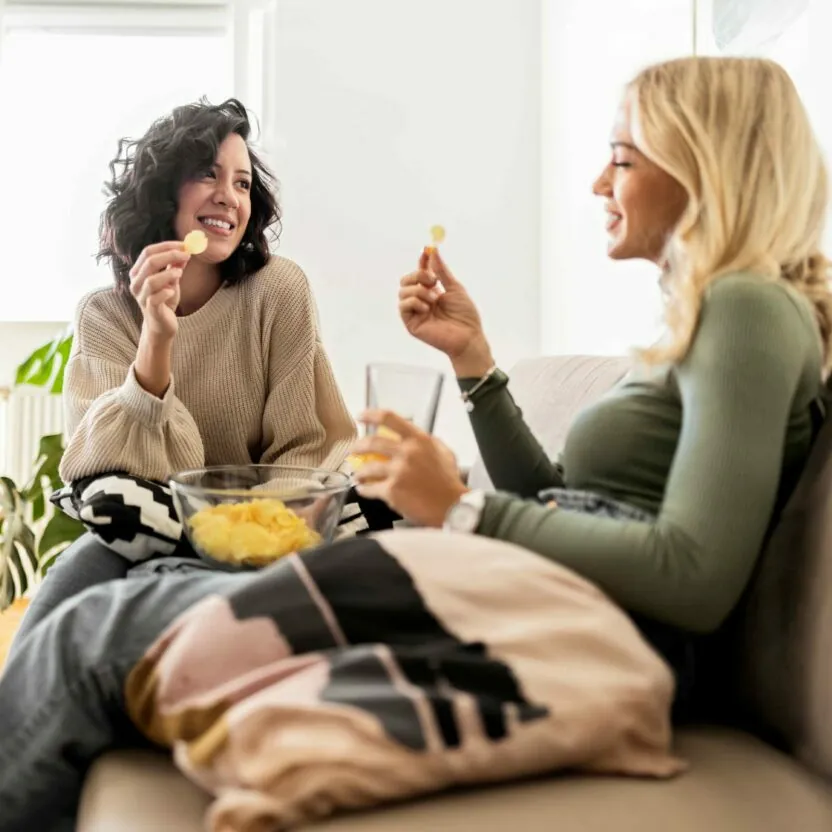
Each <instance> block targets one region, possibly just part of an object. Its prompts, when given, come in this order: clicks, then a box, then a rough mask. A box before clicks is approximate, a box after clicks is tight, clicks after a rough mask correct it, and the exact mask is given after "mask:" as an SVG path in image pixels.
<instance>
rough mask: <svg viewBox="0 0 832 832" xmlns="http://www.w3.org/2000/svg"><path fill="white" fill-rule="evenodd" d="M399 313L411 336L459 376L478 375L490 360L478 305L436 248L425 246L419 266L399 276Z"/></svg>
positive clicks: (487, 365)
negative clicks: (440, 356) (441, 354)
mask: <svg viewBox="0 0 832 832" xmlns="http://www.w3.org/2000/svg"><path fill="white" fill-rule="evenodd" d="M437 281H439V282H441V284H442V286H443V287H444V289H445V291H444V292H443V291H441V289H439V288H438V287H437ZM399 314H400V315H401V318H402V321H403V323H404V325H405V327H406V328H407V331H408V332H409V333H410V334H411V335H412V336H413V337H414V338H418V339H419V340H420V341H423V342H424V343H425V344H428V345H429V346H431V347H434V348H435V349H437V350H439V351H440V352H444V353H445V354H446V355H447V356H448V357H449V358H450V359H451V362H452V363H453V365H454V369H455V370H456V371H457V375H458V376H469V375H470V376H474V377H478V376H481V375H482V374H483V373H485V372H486V370H488V368H489V367H490V366H491V365H492V364H493V360H492V358H491V350H490V348H489V346H488V342H487V340H486V338H485V334H484V333H483V331H482V321H481V320H480V314H479V312H478V311H477V307H476V306H475V305H474V302H473V301H472V300H471V297H470V295H469V294H468V292H467V291H466V290H465V287H464V286H463V285H462V284H461V283H460V282H459V281H458V280H457V279H456V278H455V277H454V276H453V274H452V273H451V271H450V269H448V267H447V266H446V265H445V263H444V261H443V260H442V257H441V255H440V254H439V252H438V251H437V250H436V249H435V248H429V249H425V251H423V252H422V256H421V257H420V258H419V268H418V269H417V270H416V271H415V272H411V273H410V274H409V275H407V276H405V277H403V278H402V280H401V288H400V289H399Z"/></svg>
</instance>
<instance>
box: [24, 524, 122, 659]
mask: <svg viewBox="0 0 832 832" xmlns="http://www.w3.org/2000/svg"><path fill="white" fill-rule="evenodd" d="M131 566H132V564H131V563H130V562H129V561H128V560H125V559H124V558H123V557H121V555H117V554H116V553H115V552H113V551H112V550H111V549H108V548H107V547H106V546H105V545H104V544H103V543H100V542H99V541H98V540H97V539H96V538H95V537H94V536H93V535H91V534H90V533H89V532H87V534H84V535H82V536H81V537H79V538H78V540H76V541H75V543H73V544H71V545H70V546H69V547H68V548H67V549H66V551H64V552H63V553H62V554H61V555H60V557H59V558H58V559H57V560H56V561H55V565H54V566H53V567H52V568H51V569H50V570H49V572H47V573H46V577H45V578H44V579H43V583H42V584H41V585H40V586H39V587H38V591H37V592H36V593H35V596H34V598H32V603H31V604H29V607H28V609H27V610H26V613H25V614H24V616H23V620H22V621H21V622H20V627H19V629H18V631H17V633H16V635H15V638H14V641H13V642H12V646H11V650H10V653H9V655H10V656H11V655H13V654H15V653H16V652H17V650H18V649H19V647H20V645H21V644H23V642H24V641H25V640H26V637H27V636H28V635H29V633H30V632H31V631H32V630H33V629H34V628H35V627H36V626H37V625H38V624H39V623H40V622H41V621H43V619H44V618H46V616H47V615H49V613H51V612H52V611H53V610H54V609H57V608H58V607H59V606H60V605H61V604H62V603H63V602H64V601H67V600H68V599H70V598H74V597H75V596H76V595H77V594H78V593H79V592H83V591H84V590H85V589H88V588H89V587H91V586H96V585H97V584H103V583H104V582H106V581H113V580H116V579H117V578H126V577H127V571H128V570H129V569H130V567H131Z"/></svg>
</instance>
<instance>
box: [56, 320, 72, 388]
mask: <svg viewBox="0 0 832 832" xmlns="http://www.w3.org/2000/svg"><path fill="white" fill-rule="evenodd" d="M71 352H72V334H71V333H70V334H69V335H66V336H65V337H64V339H63V340H62V341H61V344H60V346H59V347H58V356H59V358H60V364H59V365H58V369H57V371H56V372H55V380H54V381H53V382H52V392H53V393H57V394H61V393H63V392H64V371H65V370H66V365H67V362H68V361H69V354H70V353H71Z"/></svg>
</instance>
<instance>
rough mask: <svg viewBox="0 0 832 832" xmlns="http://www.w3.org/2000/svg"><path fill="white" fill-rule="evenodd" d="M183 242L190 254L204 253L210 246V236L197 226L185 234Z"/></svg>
mask: <svg viewBox="0 0 832 832" xmlns="http://www.w3.org/2000/svg"><path fill="white" fill-rule="evenodd" d="M183 243H184V244H185V251H187V252H188V254H202V252H203V251H205V249H206V248H208V237H206V236H205V232H204V231H200V230H199V229H198V228H195V229H194V230H193V231H189V232H188V233H187V234H186V235H185V239H184V240H183Z"/></svg>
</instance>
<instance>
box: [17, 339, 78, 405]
mask: <svg viewBox="0 0 832 832" xmlns="http://www.w3.org/2000/svg"><path fill="white" fill-rule="evenodd" d="M72 337H73V336H72V334H71V333H61V334H60V335H57V336H55V338H53V339H52V340H51V341H49V342H48V343H46V344H43V345H42V346H40V347H38V348H37V349H36V350H35V351H34V352H33V353H32V354H31V355H30V356H29V357H28V358H27V359H26V360H25V361H24V362H23V363H22V364H21V365H20V366H19V367H18V368H17V373H16V374H15V384H29V385H32V386H34V387H46V386H50V390H51V392H52V393H61V392H63V376H64V369H65V367H66V362H67V361H68V360H69V353H70V351H71V349H72Z"/></svg>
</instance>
